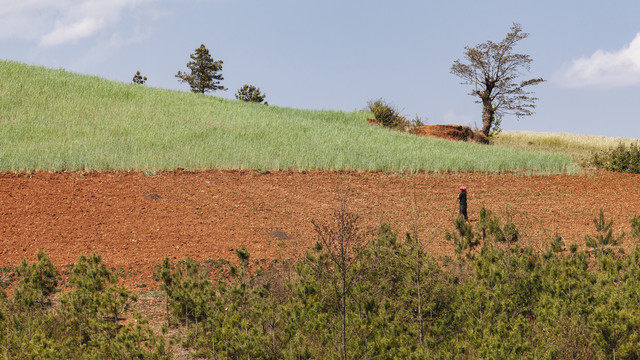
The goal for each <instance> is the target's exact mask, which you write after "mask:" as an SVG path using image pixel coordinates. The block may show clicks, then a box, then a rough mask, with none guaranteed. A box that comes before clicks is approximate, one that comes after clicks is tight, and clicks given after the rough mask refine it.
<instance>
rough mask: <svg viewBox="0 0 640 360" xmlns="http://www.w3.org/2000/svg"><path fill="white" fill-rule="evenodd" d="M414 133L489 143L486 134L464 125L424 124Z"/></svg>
mask: <svg viewBox="0 0 640 360" xmlns="http://www.w3.org/2000/svg"><path fill="white" fill-rule="evenodd" d="M414 133H415V134H416V135H421V136H431V137H437V138H441V139H447V140H457V141H475V142H478V143H481V144H488V143H489V139H488V138H487V137H486V136H484V134H482V133H480V132H477V131H473V130H471V128H470V127H468V126H462V125H423V126H418V127H416V128H415V130H414Z"/></svg>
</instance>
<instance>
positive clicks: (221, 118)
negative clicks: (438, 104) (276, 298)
mask: <svg viewBox="0 0 640 360" xmlns="http://www.w3.org/2000/svg"><path fill="white" fill-rule="evenodd" d="M0 79H2V81H1V82H0V94H1V96H2V101H1V102H0V171H33V170H48V171H61V170H66V171H75V170H99V171H100V170H144V169H150V170H171V169H176V168H184V169H193V170H197V169H265V170H266V169H269V170H278V169H292V170H313V169H326V170H363V171H385V170H391V171H492V172H498V171H520V170H525V171H534V172H571V171H574V170H575V169H576V167H575V166H574V165H573V164H572V162H571V159H570V158H569V157H568V156H565V155H558V154H551V153H541V152H535V151H522V150H517V149H507V148H503V147H495V146H482V145H476V144H468V143H458V142H451V141H444V140H439V139H432V138H424V137H417V136H413V135H410V134H406V133H402V132H398V131H390V130H387V129H384V128H381V127H376V126H371V125H369V124H367V122H366V121H365V119H366V118H367V117H371V114H369V113H365V112H359V111H354V112H340V111H313V110H300V109H292V108H284V107H278V106H264V105H260V104H252V103H246V102H240V101H234V100H227V99H222V98H218V97H213V96H206V95H198V94H191V93H184V92H177V91H169V90H163V89H154V88H149V87H146V86H141V85H134V84H124V83H117V82H112V81H108V80H105V79H101V78H97V77H91V76H85V75H78V74H73V73H69V72H66V71H64V70H51V69H46V68H42V67H35V66H28V65H24V64H20V63H15V62H8V61H1V62H0Z"/></svg>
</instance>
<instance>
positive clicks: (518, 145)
mask: <svg viewBox="0 0 640 360" xmlns="http://www.w3.org/2000/svg"><path fill="white" fill-rule="evenodd" d="M493 141H494V143H495V145H497V146H502V147H507V148H511V149H517V150H529V151H545V152H551V153H556V154H565V155H568V156H570V157H571V158H572V159H573V161H574V162H575V163H577V164H581V165H582V164H586V165H588V162H589V160H591V158H592V157H593V153H594V152H598V151H603V150H609V149H612V148H615V147H616V146H618V144H620V143H622V144H625V145H627V146H628V145H631V144H637V143H638V141H639V140H638V139H630V138H614V137H604V136H592V135H575V134H566V133H537V132H531V131H503V132H501V133H500V134H499V135H498V136H496V137H495V138H494V139H493Z"/></svg>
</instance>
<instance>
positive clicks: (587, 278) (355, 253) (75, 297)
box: [0, 207, 640, 359]
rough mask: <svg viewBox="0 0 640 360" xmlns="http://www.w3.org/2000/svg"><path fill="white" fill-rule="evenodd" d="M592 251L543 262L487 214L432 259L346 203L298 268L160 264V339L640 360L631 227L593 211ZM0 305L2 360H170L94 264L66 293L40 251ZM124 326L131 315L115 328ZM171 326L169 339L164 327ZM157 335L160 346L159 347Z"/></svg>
mask: <svg viewBox="0 0 640 360" xmlns="http://www.w3.org/2000/svg"><path fill="white" fill-rule="evenodd" d="M594 224H595V230H594V231H591V232H589V234H588V235H593V236H586V237H585V247H586V249H587V250H585V251H578V246H576V244H571V245H570V246H569V247H568V248H567V247H566V244H564V242H563V241H562V238H561V237H555V238H554V239H550V241H549V248H548V251H546V252H544V253H534V252H533V251H532V250H531V249H530V248H527V247H524V246H521V245H520V244H519V233H518V229H517V228H516V227H515V226H514V225H513V224H512V223H511V222H510V221H508V219H507V221H501V219H498V218H497V217H495V216H494V215H492V213H491V212H490V211H488V210H486V209H483V210H482V211H481V213H480V219H479V221H478V222H477V223H475V225H474V226H471V224H470V223H468V222H466V221H464V220H462V219H461V218H460V219H458V220H456V223H455V230H453V231H452V232H447V234H446V238H447V239H449V241H451V242H452V243H453V244H454V247H455V249H456V254H457V256H456V257H455V258H450V259H448V260H446V261H444V262H442V263H438V262H436V261H435V259H434V258H433V257H432V256H430V255H429V254H428V253H427V251H426V250H425V248H424V247H423V243H424V242H425V241H430V240H433V239H426V238H422V237H421V235H420V234H421V232H419V231H417V229H416V230H414V231H413V232H411V233H406V234H403V235H398V234H397V233H395V232H394V231H393V230H392V229H391V227H390V226H388V225H382V226H381V227H380V228H379V229H378V231H377V233H376V234H370V233H367V232H365V231H364V230H363V229H362V228H361V226H360V224H359V220H358V217H357V216H356V215H354V214H351V213H349V212H347V211H346V210H345V209H344V207H343V208H342V209H340V210H339V211H337V212H336V213H335V215H334V217H333V219H332V220H330V221H327V222H326V223H317V222H314V226H315V228H316V231H317V235H318V243H317V244H316V245H315V246H314V247H313V248H312V249H309V250H308V251H307V252H306V254H305V256H304V257H303V258H301V259H298V260H296V261H292V260H286V259H279V260H277V261H276V260H274V261H272V262H269V263H267V262H266V261H264V260H260V261H257V260H252V259H251V256H250V254H249V252H248V251H246V250H245V249H242V248H241V249H237V250H236V255H237V259H236V261H233V262H229V261H227V260H219V261H211V260H208V261H205V262H204V263H198V262H196V261H194V260H192V259H189V258H187V259H185V260H182V261H178V262H172V261H170V260H169V259H166V258H165V259H164V261H163V263H162V264H160V265H158V266H157V268H156V272H155V277H156V279H157V280H159V281H160V283H161V288H162V291H163V292H164V296H165V297H166V299H167V308H166V311H167V312H166V316H167V317H166V323H165V324H166V325H165V326H164V327H163V333H164V331H165V330H167V328H168V327H178V328H181V329H183V331H181V332H180V333H181V334H182V335H176V336H175V337H172V338H170V339H169V341H170V342H171V343H174V344H175V345H177V346H180V347H183V348H184V349H186V350H188V351H189V352H190V353H191V354H192V355H193V356H197V357H207V358H229V359H321V358H322V359H335V358H343V359H352V358H357V359H374V358H375V359H423V358H430V359H431V358H433V359H439V358H441V359H450V358H465V359H487V358H491V359H522V358H528V359H558V358H559V359H568V358H573V359H605V358H616V359H636V358H638V357H640V352H639V351H640V350H639V349H640V336H639V335H638V334H640V314H639V313H638V311H637V308H638V306H639V305H640V291H639V289H640V247H639V246H638V245H639V244H640V217H635V218H634V219H632V234H631V236H632V237H633V238H634V240H635V241H636V247H635V249H634V250H633V251H632V252H631V253H629V254H625V253H623V252H622V251H621V250H619V249H616V248H615V244H616V241H617V240H618V239H619V238H620V236H618V235H617V234H612V233H611V232H610V229H611V223H610V222H607V221H606V219H605V215H604V214H603V213H602V212H601V213H600V217H599V218H596V219H594ZM15 275H16V282H17V285H16V288H15V290H14V294H13V297H12V298H6V297H4V296H3V297H0V356H2V357H4V358H59V357H64V358H78V359H81V358H88V359H94V358H96V359H99V358H140V359H143V358H150V359H152V358H169V357H171V353H170V352H169V351H168V350H167V348H168V347H167V345H166V340H165V338H164V337H163V336H160V335H158V334H155V333H154V332H153V331H151V330H150V328H149V326H148V325H147V323H146V321H145V320H144V319H142V318H141V317H140V316H139V315H134V316H133V319H132V318H131V314H130V312H129V311H130V307H131V305H132V304H133V302H134V301H135V295H134V294H131V293H129V292H128V291H127V290H125V289H124V288H122V287H121V286H118V285H117V282H116V277H115V276H114V274H113V273H111V272H110V271H108V270H107V269H106V268H105V267H104V265H103V264H102V263H101V261H100V257H99V256H97V255H93V256H91V257H84V256H83V257H80V259H79V260H78V262H77V264H74V265H73V266H72V267H70V268H69V272H68V275H69V278H68V281H67V286H68V288H69V289H68V291H65V292H64V293H62V294H61V295H59V296H58V297H57V298H58V301H57V303H58V304H57V305H53V302H52V301H51V299H52V295H53V294H54V293H55V292H56V289H57V286H58V281H59V278H60V275H59V273H58V270H57V269H56V267H55V266H54V265H53V264H51V263H50V262H49V260H48V259H47V258H46V256H45V255H44V253H40V254H39V255H38V261H37V262H34V263H32V264H28V263H26V262H23V263H22V264H21V265H20V266H19V267H18V268H17V269H16V271H15ZM123 314H128V316H127V317H128V318H129V319H131V320H129V321H127V322H123V321H122V320H121V319H122V318H123ZM167 326H168V327H167ZM165 336H166V335H165Z"/></svg>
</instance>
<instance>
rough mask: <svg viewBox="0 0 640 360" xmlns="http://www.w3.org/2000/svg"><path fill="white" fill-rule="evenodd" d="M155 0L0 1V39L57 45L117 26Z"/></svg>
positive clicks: (72, 41)
mask: <svg viewBox="0 0 640 360" xmlns="http://www.w3.org/2000/svg"><path fill="white" fill-rule="evenodd" d="M153 1H154V0H55V1H51V0H20V1H16V0H0V39H1V38H5V39H21V40H29V41H36V42H37V43H38V44H40V45H41V46H58V45H64V44H69V43H74V42H76V41H78V40H80V39H84V38H88V37H91V36H95V35H97V34H99V33H100V32H101V31H103V30H105V29H114V28H117V26H118V24H120V23H121V22H122V21H124V20H123V18H125V17H126V16H127V15H128V14H129V13H133V12H136V11H139V10H142V11H144V10H145V9H144V5H146V4H148V3H151V2H153Z"/></svg>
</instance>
